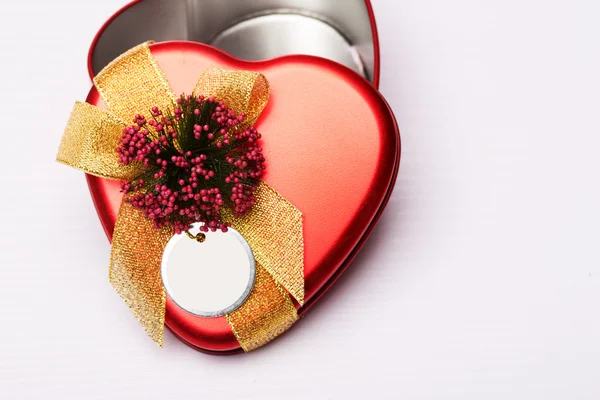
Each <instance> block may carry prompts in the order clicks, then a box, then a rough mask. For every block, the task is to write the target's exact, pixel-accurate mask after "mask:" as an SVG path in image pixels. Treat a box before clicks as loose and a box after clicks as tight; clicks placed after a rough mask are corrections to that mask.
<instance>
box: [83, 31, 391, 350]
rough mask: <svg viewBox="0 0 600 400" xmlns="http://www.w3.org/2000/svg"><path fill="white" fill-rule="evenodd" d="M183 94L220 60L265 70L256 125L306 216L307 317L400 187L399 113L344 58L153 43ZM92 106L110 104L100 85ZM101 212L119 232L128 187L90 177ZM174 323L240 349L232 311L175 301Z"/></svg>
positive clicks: (277, 173) (272, 179) (203, 339)
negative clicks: (255, 55)
mask: <svg viewBox="0 0 600 400" xmlns="http://www.w3.org/2000/svg"><path fill="white" fill-rule="evenodd" d="M150 50H151V52H152V54H153V55H154V57H155V58H156V60H157V62H158V64H159V66H160V67H161V69H162V70H163V71H164V72H165V75H166V77H167V79H168V81H169V83H170V84H171V87H172V88H173V91H174V92H175V93H176V94H181V93H191V91H192V89H193V88H194V86H195V84H196V82H197V80H198V77H199V76H200V74H201V73H202V72H203V71H204V70H205V69H206V68H208V67H209V66H211V65H220V66H223V67H226V68H231V69H242V70H251V71H257V72H261V73H262V74H264V75H265V76H266V77H267V79H268V81H269V83H270V86H271V96H270V98H269V103H268V105H267V107H266V109H265V110H264V112H263V114H262V115H261V117H260V119H259V120H258V122H257V124H256V127H257V129H258V130H259V131H260V132H261V133H262V137H263V139H262V141H263V149H264V154H265V158H266V160H267V170H266V174H265V175H264V180H265V181H266V182H267V183H268V184H269V185H271V186H272V187H273V188H275V189H276V190H277V192H279V193H280V194H281V195H282V196H284V197H285V198H286V199H287V200H289V201H290V202H291V203H292V204H293V205H294V206H295V207H296V208H298V209H299V210H300V211H301V212H302V213H303V216H304V225H303V227H304V243H305V253H304V257H305V258H304V262H305V265H304V277H305V292H306V294H305V300H306V303H305V304H304V306H302V307H300V306H299V305H297V304H296V306H297V308H298V312H299V314H300V315H302V314H303V313H304V312H305V311H306V310H307V309H308V308H310V307H311V306H312V305H313V304H315V302H316V301H317V300H318V299H319V297H320V296H321V295H322V294H323V293H324V292H325V291H326V290H327V289H328V288H329V287H330V286H331V284H332V283H333V282H334V281H335V280H336V279H337V278H338V277H339V276H340V274H341V273H342V271H343V270H344V269H345V268H346V267H347V265H348V264H349V262H350V261H351V259H352V258H353V257H354V256H355V255H356V253H357V251H358V250H359V249H360V247H361V246H362V244H363V243H364V242H365V239H366V238H367V236H368V235H369V233H370V232H371V230H372V229H373V227H374V225H375V223H376V222H377V220H378V218H379V216H380V214H381V212H382V211H383V208H384V207H385V205H386V203H387V200H388V198H389V196H390V194H391V191H392V189H393V185H394V182H395V179H396V175H397V172H398V166H399V162H400V136H399V132H398V127H397V124H396V121H395V119H394V116H393V114H392V111H391V110H390V108H389V106H388V105H387V103H386V102H385V100H384V99H383V98H382V97H381V95H380V94H379V93H378V92H377V90H375V89H374V88H373V86H371V85H370V84H369V83H368V82H367V81H366V80H365V79H363V78H362V77H360V76H359V75H357V74H356V73H354V72H353V71H351V70H350V69H348V68H346V67H343V66H341V65H339V64H337V63H335V62H332V61H329V60H326V59H322V58H317V57H310V56H301V55H298V56H286V57H282V58H277V59H273V60H269V61H261V62H248V61H243V60H239V59H235V58H233V57H231V56H229V55H228V54H226V53H223V52H221V51H219V50H216V49H214V48H212V47H209V46H206V45H203V44H199V43H194V42H162V43H157V44H153V45H151V46H150ZM87 102H88V103H90V104H93V105H96V106H98V107H100V108H103V109H106V104H105V103H104V102H103V100H102V98H101V97H100V96H99V94H98V91H97V90H96V89H95V88H92V90H91V91H90V93H89V95H88V97H87ZM87 181H88V185H89V188H90V192H91V194H92V198H93V200H94V204H95V206H96V209H97V211H98V215H99V217H100V220H101V222H102V225H103V226H104V229H105V231H106V233H107V235H108V237H109V238H111V237H112V232H113V229H114V225H115V221H116V217H117V212H118V210H119V207H120V205H121V199H122V193H121V192H120V183H119V182H116V181H111V180H106V179H102V178H98V177H95V176H91V175H87ZM166 307H167V310H166V321H165V324H166V325H167V327H168V328H169V329H170V330H171V331H172V332H173V333H174V334H175V335H176V336H177V337H179V338H180V339H181V340H183V341H184V342H186V343H187V344H189V345H190V346H192V347H194V348H196V349H198V350H203V351H208V352H218V353H227V352H232V351H236V350H239V349H240V344H239V343H238V341H237V340H236V338H235V336H234V334H233V332H232V330H231V327H230V325H229V324H228V322H227V321H226V319H225V318H224V317H217V318H203V317H198V316H194V315H192V314H189V313H188V312H186V311H184V310H183V309H181V308H179V307H178V306H177V305H176V304H175V303H174V302H173V301H172V300H171V299H170V298H168V297H167V305H166Z"/></svg>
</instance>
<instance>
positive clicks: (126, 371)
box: [0, 0, 600, 400]
mask: <svg viewBox="0 0 600 400" xmlns="http://www.w3.org/2000/svg"><path fill="white" fill-rule="evenodd" d="M123 4H125V0H103V1H99V0H96V1H91V0H86V1H82V0H80V1H75V0H54V1H42V0H30V1H9V2H6V4H3V11H2V14H3V21H2V24H0V43H1V47H0V49H1V53H0V54H1V57H2V62H1V63H0V72H1V78H0V99H1V100H0V101H1V106H2V107H0V118H2V129H1V131H2V136H1V137H2V139H1V142H2V145H3V151H2V156H1V158H0V160H1V161H0V165H2V168H3V172H2V174H1V175H0V193H1V195H0V235H1V236H0V246H1V250H2V257H3V259H2V262H1V271H2V272H1V277H0V299H2V308H1V310H0V398H2V399H101V398H107V399H159V398H164V399H166V398H169V399H170V398H182V399H209V398H210V399H212V398H232V399H240V398H255V399H268V398H274V399H275V398H279V399H280V398H290V399H292V398H293V399H295V398H298V399H321V398H331V399H341V398H346V399H348V398H356V399H364V398H371V399H379V398H395V399H400V398H402V399H460V400H465V399H477V400H480V399H486V400H490V399H544V400H549V399H590V400H596V399H598V398H600V314H599V311H600V256H599V255H598V245H599V239H600V234H599V233H598V232H599V226H600V211H599V209H598V206H599V204H600V199H599V196H600V188H599V183H600V179H599V178H600V167H599V159H598V155H599V152H600V151H599V146H600V124H599V122H600V121H599V119H600V117H599V116H600V101H599V93H600V78H599V71H600V52H599V51H598V37H600V25H599V24H598V13H599V12H600V8H599V6H598V3H597V2H595V1H591V0H590V1H584V0H573V1H548V0H545V1H541V0H520V1H517V0H504V1H479V0H477V1H476V0H470V1H469V0H455V1H446V0H421V1H416V0H414V1H402V0H387V1H386V0H373V4H374V7H375V12H376V15H377V18H378V23H379V29H380V35H381V48H382V57H383V65H382V81H381V87H382V92H383V93H384V95H385V96H386V97H387V98H388V100H389V102H390V104H391V106H392V108H393V109H394V110H395V112H396V115H397V117H398V121H399V124H400V128H401V131H402V139H403V146H404V148H403V156H402V166H401V172H400V176H399V180H398V184H397V186H396V191H395V193H394V196H393V198H392V200H391V202H390V204H389V206H388V208H387V211H386V212H385V214H384V216H383V219H382V221H381V224H380V225H379V226H378V228H377V229H376V231H375V232H374V234H373V236H372V238H371V239H370V241H369V242H368V245H367V247H365V249H364V251H363V252H362V253H361V254H360V256H359V257H358V258H357V260H356V261H355V262H354V263H353V265H352V266H351V268H350V269H349V270H348V272H347V273H346V274H345V276H344V277H343V278H342V279H341V280H340V281H339V282H338V284H337V285H336V286H335V287H334V288H333V289H332V290H331V292H330V293H329V294H328V295H327V296H326V297H324V298H323V300H322V301H321V304H320V305H319V306H318V307H316V308H315V309H314V310H313V311H312V312H310V313H309V314H308V315H307V316H306V318H304V320H303V321H301V322H300V323H299V324H298V325H297V326H296V327H295V328H294V329H293V330H292V331H290V332H289V334H286V335H285V337H283V338H281V339H280V340H277V341H276V342H275V343H273V344H271V345H269V346H267V347H266V348H264V349H262V350H260V351H256V352H254V353H252V354H249V355H241V356H233V357H211V356H207V355H203V354H200V353H196V352H194V351H191V350H190V349H188V348H187V347H186V346H185V345H183V344H182V343H180V342H179V341H177V340H176V339H175V338H174V337H173V336H172V335H171V334H167V337H166V344H165V348H164V349H162V350H160V349H158V348H157V347H156V346H155V345H154V344H153V343H152V341H150V340H148V339H147V338H146V337H145V335H144V333H143V331H142V330H141V329H140V327H139V325H138V324H137V322H136V321H135V320H134V319H133V318H132V317H131V315H130V314H129V312H128V310H127V308H126V306H125V305H124V304H123V303H122V302H121V301H120V299H119V297H118V296H117V295H116V294H115V293H114V291H113V290H112V288H111V286H110V285H109V284H108V282H107V265H108V258H109V244H108V243H107V241H106V238H105V236H104V233H103V232H102V228H101V227H100V223H99V222H98V219H97V217H96V214H95V211H94V207H93V205H92V202H91V200H90V197H89V194H88V191H87V187H86V185H85V181H84V180H83V176H82V174H81V173H79V172H77V171H75V170H71V169H69V168H66V167H62V166H59V165H58V164H55V163H54V162H53V159H54V156H55V153H56V149H57V147H58V143H59V140H60V136H61V132H62V130H63V127H64V125H65V122H66V120H67V117H68V115H69V112H70V109H71V106H72V104H73V102H74V101H75V100H76V99H80V100H81V99H84V98H85V95H86V93H87V91H88V88H89V81H88V77H87V72H86V65H85V59H86V53H87V49H88V45H89V43H90V41H91V40H92V37H93V35H94V33H95V32H96V30H97V28H98V27H99V26H100V25H101V24H102V22H103V21H104V20H105V19H106V18H108V17H109V16H110V15H111V14H112V12H113V11H115V10H116V9H117V8H118V7H120V6H122V5H123ZM140 23H149V22H140ZM24 107H27V109H28V110H30V111H29V113H28V114H27V113H26V112H25V111H24ZM27 235H29V238H27V239H26V236H27Z"/></svg>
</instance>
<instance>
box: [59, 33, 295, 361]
mask: <svg viewBox="0 0 600 400" xmlns="http://www.w3.org/2000/svg"><path fill="white" fill-rule="evenodd" d="M149 45H150V42H147V43H144V44H142V45H139V46H137V47H135V48H133V49H131V50H129V51H128V52H126V53H124V54H123V55H121V56H119V57H118V58H117V59H116V60H114V61H113V62H112V63H110V64H109V65H108V66H107V67H106V68H104V69H103V70H102V72H100V73H99V74H98V76H96V78H95V79H94V84H95V86H96V88H97V89H98V92H99V93H100V95H101V96H102V98H103V100H104V101H105V102H106V104H107V106H108V109H109V112H106V111H103V110H100V109H98V108H96V107H94V106H92V105H90V104H87V103H81V102H77V103H76V104H75V107H74V108H73V111H72V113H71V117H70V119H69V122H68V124H67V127H66V129H65V133H64V136H63V139H62V142H61V144H60V148H59V151H58V156H57V161H59V162H61V163H64V164H67V165H70V166H72V167H75V168H78V169H80V170H83V171H84V172H86V173H88V174H91V175H95V176H99V177H102V178H106V179H115V180H121V181H129V180H131V179H132V178H133V177H135V176H137V175H138V174H139V172H140V166H137V165H129V166H124V165H122V164H120V163H119V162H118V156H117V153H116V151H115V149H116V147H117V146H118V143H119V139H120V137H121V133H122V131H123V129H124V128H125V126H126V124H125V123H124V121H129V120H131V119H132V118H133V116H135V115H136V114H144V113H148V112H149V110H150V109H151V108H152V107H153V106H158V107H159V108H161V109H163V108H171V109H172V108H173V107H174V104H175V95H174V94H173V92H172V90H171V88H170V86H169V83H168V81H167V79H166V77H165V75H164V73H163V72H162V70H161V69H160V68H159V66H158V64H157V62H156V60H155V59H154V57H153V56H152V53H151V52H150V48H149ZM193 93H194V95H198V96H199V95H203V96H214V97H215V98H217V99H219V100H221V101H223V102H225V103H226V104H227V106H228V107H230V108H231V109H234V110H236V111H238V112H240V113H242V112H243V113H245V114H246V120H245V122H244V124H245V125H247V126H249V125H253V124H254V123H255V122H256V120H257V119H258V117H259V116H260V114H261V112H262V110H263V109H264V107H265V105H266V104H267V101H268V98H269V84H268V82H267V79H266V78H265V77H264V76H263V75H261V74H258V73H255V72H249V71H233V70H227V69H223V68H220V67H211V68H209V69H208V70H206V71H205V72H204V73H203V74H202V75H201V76H200V79H199V80H198V83H197V85H196V87H195V89H194V92H193ZM223 218H224V219H225V220H227V221H228V222H230V223H231V224H232V227H233V228H235V229H236V230H237V231H238V232H240V234H241V235H242V236H244V238H245V239H246V240H247V242H248V243H249V245H250V247H251V248H252V251H253V253H254V256H255V259H256V265H257V274H256V281H255V284H254V288H253V290H252V292H251V293H250V296H249V297H248V299H247V300H246V301H245V302H244V304H242V306H240V308H238V309H237V310H235V311H233V312H231V313H229V314H227V315H226V316H225V318H226V319H227V321H228V322H229V324H230V325H231V329H232V331H233V333H234V334H235V336H236V338H237V339H238V341H239V342H240V345H241V347H242V348H243V349H244V350H245V351H251V350H254V349H256V348H258V347H260V346H263V345H265V344H266V343H268V342H269V341H270V340H272V339H273V338H275V337H277V336H278V335H279V334H281V333H282V332H284V331H285V330H287V329H288V328H289V327H290V326H291V325H292V324H293V323H294V322H295V321H296V320H297V319H298V314H297V312H296V308H295V307H294V305H293V303H292V300H291V297H294V298H295V299H296V300H297V301H298V303H299V304H303V303H304V240H303V233H302V213H301V212H300V211H299V210H298V209H296V208H295V207H294V206H293V205H292V204H291V203H290V202H288V201H287V200H286V199H285V198H283V197H282V196H281V195H280V194H279V193H277V192H276V191H275V190H274V189H273V188H271V187H270V186H269V185H267V184H266V183H265V182H261V183H260V184H259V186H258V189H257V191H256V204H255V206H254V207H253V208H252V210H251V211H250V212H249V213H248V214H247V215H245V216H244V217H242V218H234V217H233V214H232V213H231V212H227V211H226V212H224V215H223ZM171 236H172V232H171V229H169V228H163V229H160V230H157V229H155V228H154V225H153V223H152V221H150V220H149V219H147V218H146V217H144V216H143V215H142V213H140V212H138V211H136V210H135V209H134V208H133V207H132V206H131V205H130V204H128V203H127V202H122V203H121V208H120V209H119V215H118V217H117V221H116V223H115V229H114V234H113V241H112V250H111V262H110V270H109V280H110V282H111V283H112V284H113V286H114V287H115V289H116V291H117V292H118V293H119V295H120V296H121V297H122V298H123V300H124V301H125V302H126V303H127V304H128V305H129V307H130V308H131V309H132V311H133V314H134V315H135V316H136V318H137V319H138V320H139V321H140V322H141V324H142V326H143V328H144V329H145V330H146V332H147V333H148V335H149V336H150V337H151V338H152V339H153V340H154V341H155V342H157V343H158V344H159V345H160V346H162V344H163V331H164V321H165V298H166V294H165V290H164V287H163V285H162V280H161V277H160V264H161V259H162V254H163V250H164V248H165V246H166V244H167V242H168V241H169V239H170V238H171Z"/></svg>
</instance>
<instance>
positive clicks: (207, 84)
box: [194, 66, 270, 127]
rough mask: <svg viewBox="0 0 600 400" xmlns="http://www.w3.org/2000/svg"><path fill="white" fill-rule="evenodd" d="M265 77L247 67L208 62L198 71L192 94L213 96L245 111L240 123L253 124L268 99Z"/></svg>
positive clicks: (267, 83) (234, 108)
mask: <svg viewBox="0 0 600 400" xmlns="http://www.w3.org/2000/svg"><path fill="white" fill-rule="evenodd" d="M269 92H270V89H269V81H267V78H265V76H264V75H262V74H259V73H258V72H251V71H234V70H230V69H225V68H221V67H216V66H212V67H210V68H208V69H207V70H206V71H204V72H203V73H202V75H201V76H200V79H199V80H198V83H197V84H196V88H195V89H194V95H196V96H205V97H210V96H213V97H214V98H215V99H218V100H220V101H222V102H223V103H225V104H227V106H228V107H229V108H231V109H232V110H236V111H237V112H238V113H242V112H243V113H246V119H245V120H244V122H243V126H245V127H248V126H252V125H254V123H255V122H256V120H258V117H259V116H260V114H261V113H262V110H263V109H264V108H265V106H266V105H267V102H268V101H269Z"/></svg>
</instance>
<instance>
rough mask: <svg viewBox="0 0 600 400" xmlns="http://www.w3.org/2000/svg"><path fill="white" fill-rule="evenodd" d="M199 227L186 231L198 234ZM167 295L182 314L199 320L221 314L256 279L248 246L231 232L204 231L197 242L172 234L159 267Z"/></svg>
mask: <svg viewBox="0 0 600 400" xmlns="http://www.w3.org/2000/svg"><path fill="white" fill-rule="evenodd" d="M199 227H200V225H199V224H196V225H194V228H193V229H192V230H190V233H192V234H193V235H195V234H197V233H198V232H199V229H198V228H199ZM161 273H162V280H163V285H164V287H165V290H166V292H167V294H168V295H169V296H170V297H171V299H173V301H174V302H175V303H176V304H177V305H178V306H179V307H181V308H182V309H184V310H185V311H187V312H189V313H191V314H194V315H198V316H201V317H218V316H221V315H225V314H227V313H229V312H231V311H233V310H235V309H236V308H238V307H239V306H240V305H242V304H243V302H244V301H245V300H246V298H247V297H248V295H249V294H250V291H251V290H252V287H253V285H254V279H255V276H256V265H255V262H254V256H253V254H252V250H251V249H250V246H249V245H248V243H247V242H246V240H245V239H244V238H243V237H242V236H241V235H240V234H239V233H238V232H237V231H235V230H234V229H231V228H230V229H229V231H228V232H226V233H223V232H220V231H218V232H207V233H206V240H205V241H204V242H203V243H198V242H197V241H196V240H194V239H190V238H189V237H188V236H187V235H186V234H185V233H184V234H181V235H174V236H173V237H172V238H171V240H170V241H169V243H168V244H167V246H166V247H165V251H164V253H163V259H162V266H161Z"/></svg>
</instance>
